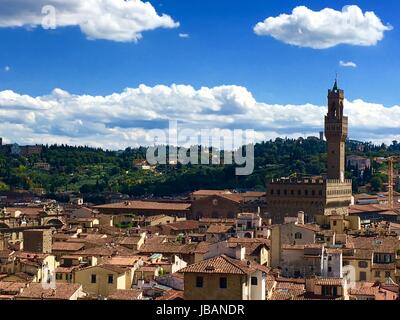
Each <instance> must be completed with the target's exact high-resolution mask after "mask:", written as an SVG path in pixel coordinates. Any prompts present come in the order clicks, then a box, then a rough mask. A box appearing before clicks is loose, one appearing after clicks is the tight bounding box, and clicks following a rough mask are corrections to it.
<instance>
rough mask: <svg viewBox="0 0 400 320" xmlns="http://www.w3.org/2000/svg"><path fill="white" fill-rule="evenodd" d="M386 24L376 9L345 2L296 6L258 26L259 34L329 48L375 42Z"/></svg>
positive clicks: (387, 26) (380, 38) (301, 45)
mask: <svg viewBox="0 0 400 320" xmlns="http://www.w3.org/2000/svg"><path fill="white" fill-rule="evenodd" d="M389 30H392V27H391V26H390V25H384V24H383V23H382V21H381V19H380V18H379V17H378V16H377V15H376V14H375V13H374V12H372V11H367V12H365V13H363V11H362V10H361V9H360V8H359V7H358V6H356V5H352V6H345V7H343V9H342V11H336V10H334V9H330V8H325V9H323V10H321V11H313V10H311V9H309V8H307V7H305V6H299V7H296V8H294V9H293V11H292V13H291V14H281V15H279V16H277V17H269V18H267V19H265V20H264V21H263V22H259V23H257V24H256V26H255V27H254V32H255V33H256V34H257V35H259V36H271V37H273V38H275V39H277V40H279V41H282V42H284V43H287V44H291V45H295V46H298V47H309V48H313V49H327V48H332V47H335V46H337V45H340V44H347V45H355V46H373V45H376V44H377V43H378V42H379V41H381V40H382V39H383V37H384V33H385V31H389Z"/></svg>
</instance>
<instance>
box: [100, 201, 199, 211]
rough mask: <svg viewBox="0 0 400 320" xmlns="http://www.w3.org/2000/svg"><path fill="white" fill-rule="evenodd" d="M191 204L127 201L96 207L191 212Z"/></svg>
mask: <svg viewBox="0 0 400 320" xmlns="http://www.w3.org/2000/svg"><path fill="white" fill-rule="evenodd" d="M190 206H191V204H190V203H171V202H154V201H125V202H120V203H109V204H104V205H100V206H95V208H96V209H129V210H141V209H145V210H172V211H174V210H175V211H186V210H189V208H190Z"/></svg>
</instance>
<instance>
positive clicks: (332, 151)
mask: <svg viewBox="0 0 400 320" xmlns="http://www.w3.org/2000/svg"><path fill="white" fill-rule="evenodd" d="M343 101H344V91H343V90H340V89H338V87H337V83H336V82H335V84H334V86H333V89H332V90H329V91H328V114H327V116H326V117H325V135H326V138H327V149H328V150H327V152H328V164H327V165H328V172H327V175H326V176H322V177H307V178H304V177H303V178H294V179H292V178H281V179H275V180H272V181H270V182H269V183H268V184H267V194H266V198H267V207H268V214H269V215H270V217H271V218H272V219H273V222H274V223H282V222H283V221H284V218H285V217H287V216H292V217H294V216H296V215H297V213H298V212H299V211H304V213H305V222H311V221H314V217H315V216H316V215H331V214H341V215H347V214H348V207H349V205H350V204H351V197H352V181H351V180H347V179H345V177H344V172H345V141H346V138H347V132H348V118H347V117H345V116H343Z"/></svg>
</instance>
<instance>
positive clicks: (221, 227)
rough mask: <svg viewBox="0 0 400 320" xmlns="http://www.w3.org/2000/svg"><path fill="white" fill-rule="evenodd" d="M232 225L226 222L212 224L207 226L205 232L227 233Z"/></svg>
mask: <svg viewBox="0 0 400 320" xmlns="http://www.w3.org/2000/svg"><path fill="white" fill-rule="evenodd" d="M231 230H232V226H230V225H226V224H222V223H221V224H212V225H210V226H209V227H208V229H207V231H206V233H228V232H229V231H231Z"/></svg>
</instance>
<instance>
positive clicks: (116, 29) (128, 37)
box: [0, 0, 179, 42]
mask: <svg viewBox="0 0 400 320" xmlns="http://www.w3.org/2000/svg"><path fill="white" fill-rule="evenodd" d="M39 26H42V27H44V28H46V29H47V28H50V29H52V28H58V27H74V26H75V27H76V26H77V27H79V28H80V30H81V31H82V32H83V33H84V34H85V35H86V37H87V38H88V39H92V40H94V39H104V40H111V41H118V42H136V41H138V40H139V39H141V38H142V32H144V31H149V30H154V29H157V28H176V27H178V26H179V22H175V21H174V20H173V19H172V18H171V17H170V16H168V15H166V14H161V15H160V14H158V13H157V12H156V10H155V8H154V7H153V6H152V5H151V3H150V2H143V1H141V0H0V27H2V28H7V27H8V28H9V27H29V28H32V27H39Z"/></svg>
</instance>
